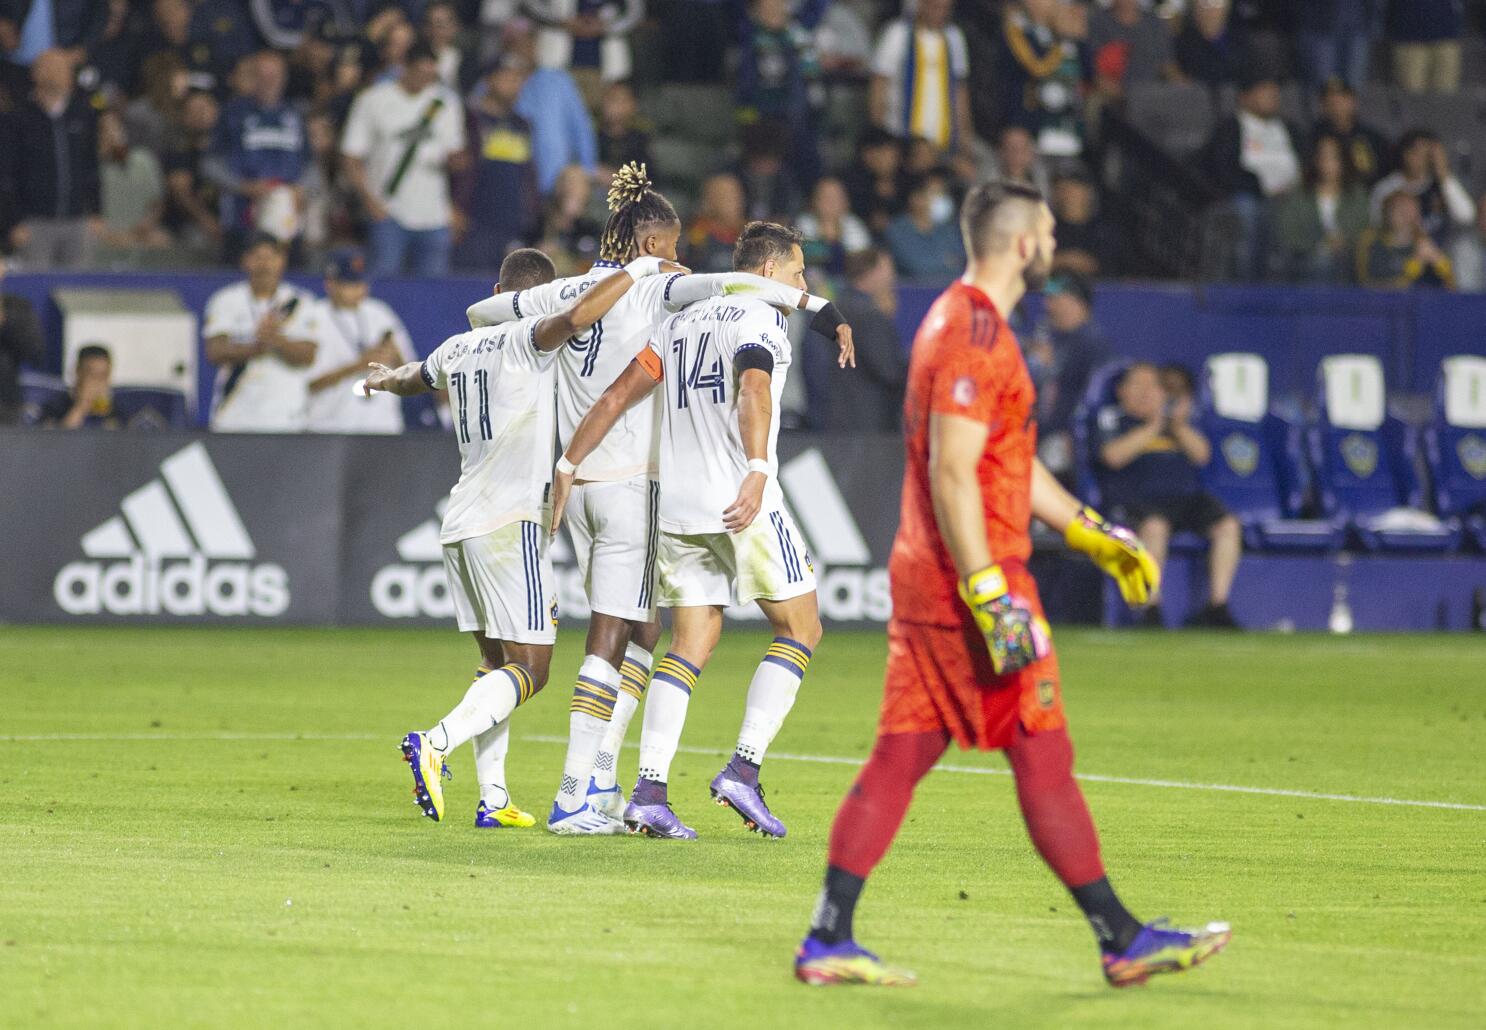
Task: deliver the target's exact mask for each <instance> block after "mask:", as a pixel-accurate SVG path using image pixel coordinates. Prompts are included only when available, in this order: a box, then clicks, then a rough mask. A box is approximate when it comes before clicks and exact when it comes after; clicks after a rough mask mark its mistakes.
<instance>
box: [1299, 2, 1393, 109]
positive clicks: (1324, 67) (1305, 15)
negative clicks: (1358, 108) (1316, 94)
mask: <svg viewBox="0 0 1486 1030" xmlns="http://www.w3.org/2000/svg"><path fill="white" fill-rule="evenodd" d="M1377 6H1378V0H1310V2H1309V3H1303V4H1296V5H1295V17H1296V20H1297V22H1298V24H1297V26H1296V28H1297V30H1298V31H1297V40H1296V42H1297V44H1298V47H1299V50H1300V55H1301V64H1302V67H1303V70H1304V72H1305V77H1306V81H1307V82H1308V83H1309V84H1310V87H1311V88H1312V89H1317V90H1318V89H1321V88H1322V87H1323V86H1325V85H1326V84H1327V83H1329V82H1332V81H1333V80H1335V81H1339V82H1343V83H1346V84H1347V85H1348V86H1352V87H1356V86H1360V85H1362V84H1363V83H1364V82H1366V81H1367V65H1368V56H1369V54H1370V52H1371V50H1372V30H1373V26H1374V25H1375V24H1376V21H1377V19H1376V17H1375V15H1376V10H1375V9H1376V7H1377Z"/></svg>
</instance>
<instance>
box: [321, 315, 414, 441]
mask: <svg viewBox="0 0 1486 1030" xmlns="http://www.w3.org/2000/svg"><path fill="white" fill-rule="evenodd" d="M315 328H316V329H317V330H319V332H318V335H317V336H316V337H315V341H316V343H315V363H314V364H313V365H312V366H310V375H309V378H310V380H311V381H314V380H315V379H317V378H319V377H320V376H322V375H324V374H325V373H326V372H330V371H333V370H335V369H338V368H344V367H345V366H347V365H349V364H351V363H352V362H353V361H356V360H357V359H359V358H361V356H362V355H363V354H365V353H366V352H367V351H368V350H370V349H371V348H373V347H375V346H376V345H377V344H379V343H381V342H382V339H383V337H385V336H387V334H389V333H390V334H391V335H392V342H393V344H394V345H395V346H396V347H397V349H398V351H399V352H400V353H401V354H402V355H403V357H402V358H401V359H400V360H397V361H392V362H389V363H388V364H391V365H394V366H395V365H400V364H402V362H403V361H406V360H407V356H408V355H410V354H412V353H413V341H412V340H411V339H409V337H408V330H407V327H406V326H404V325H403V324H402V319H400V318H398V317H397V312H395V311H393V310H392V308H391V307H389V306H388V305H387V303H386V302H385V301H380V300H378V299H377V298H375V297H367V298H366V299H365V300H363V301H362V302H361V303H360V304H358V305H356V306H355V307H354V308H338V307H336V306H335V305H334V304H332V303H331V302H330V301H329V299H323V300H317V301H315ZM362 374H363V375H364V374H365V373H364V372H363V373H362ZM352 382H353V379H351V378H347V379H343V380H340V381H339V382H335V383H331V384H330V385H329V386H327V387H326V388H325V389H323V390H320V391H318V392H316V393H312V394H310V400H309V409H308V411H309V416H308V419H307V422H306V425H305V428H306V429H308V430H309V431H310V432H312V433H401V432H402V430H403V420H402V398H401V397H398V396H396V395H395V394H390V393H381V392H377V393H374V394H372V395H371V396H370V397H358V396H356V395H355V394H354V393H352V392H351V383H352Z"/></svg>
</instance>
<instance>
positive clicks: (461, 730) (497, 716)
mask: <svg viewBox="0 0 1486 1030" xmlns="http://www.w3.org/2000/svg"><path fill="white" fill-rule="evenodd" d="M536 692H537V691H536V684H535V682H534V681H533V680H532V678H531V673H530V672H528V671H527V670H526V667H525V666H522V665H514V664H513V665H502V666H501V667H500V668H499V669H496V670H495V671H494V672H489V671H487V670H484V669H482V670H481V671H480V673H479V674H478V675H477V676H476V677H475V682H473V683H471V684H470V689H469V690H467V691H465V695H464V700H462V701H460V702H459V704H457V705H455V706H454V710H453V711H452V712H450V713H449V714H448V715H446V716H444V717H443V718H442V719H440V720H439V724H438V725H437V726H435V727H434V728H433V729H431V730H429V731H428V732H427V733H425V734H424V736H425V737H427V738H428V742H429V743H430V744H432V745H433V746H434V747H435V748H436V749H437V750H439V751H442V752H444V753H445V754H447V753H448V752H450V751H453V750H454V749H455V748H457V747H458V746H459V745H460V744H463V743H464V742H465V741H467V740H469V739H470V738H472V737H473V736H474V735H475V734H476V733H484V732H485V731H486V730H488V729H490V728H491V727H492V726H494V725H495V724H496V723H501V722H505V721H506V720H507V719H508V718H510V716H511V713H512V712H514V711H515V710H516V706H517V705H519V704H521V703H523V702H525V701H529V700H531V697H532V695H533V694H535V693H536Z"/></svg>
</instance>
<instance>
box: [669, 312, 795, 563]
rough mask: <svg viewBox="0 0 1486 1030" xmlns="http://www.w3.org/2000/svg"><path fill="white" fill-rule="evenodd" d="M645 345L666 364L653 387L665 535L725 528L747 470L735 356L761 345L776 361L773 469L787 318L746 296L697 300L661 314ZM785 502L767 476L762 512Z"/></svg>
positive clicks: (784, 369)
mask: <svg viewBox="0 0 1486 1030" xmlns="http://www.w3.org/2000/svg"><path fill="white" fill-rule="evenodd" d="M650 347H651V349H652V350H653V351H655V353H656V355H657V356H659V358H660V360H661V365H662V368H663V369H664V372H663V375H662V380H661V383H660V385H659V388H658V389H657V391H656V392H657V393H660V394H661V395H662V399H661V412H662V414H661V425H660V527H661V529H663V530H665V531H666V532H667V533H679V534H698V533H726V532H727V527H726V526H724V525H723V521H722V513H723V512H724V511H726V510H727V508H728V506H729V505H731V504H732V503H733V501H734V500H736V499H737V497H738V487H739V486H740V485H741V484H742V482H743V477H744V476H746V475H747V474H748V455H747V454H746V453H745V452H744V450H743V436H742V432H741V430H740V429H739V426H738V373H737V372H736V371H734V369H733V360H734V358H735V357H737V355H738V354H739V352H741V351H744V350H746V349H748V348H750V347H762V348H764V349H765V350H767V351H768V352H769V354H770V355H771V356H772V357H773V359H774V369H773V372H772V374H771V383H770V386H769V391H770V393H771V394H772V395H773V399H774V403H773V412H772V414H771V417H770V420H769V450H768V460H769V464H770V465H771V466H772V467H773V468H774V470H775V472H776V473H777V471H778V458H777V456H776V445H777V443H778V440H779V407H780V404H779V400H780V395H781V394H782V393H783V392H784V380H785V376H786V374H787V373H788V372H789V365H790V346H789V334H788V332H787V331H786V329H785V321H784V316H783V315H782V314H780V313H779V311H778V309H777V308H773V307H770V306H769V305H768V304H765V303H764V302H763V301H760V300H754V299H751V298H719V299H717V300H709V301H701V302H700V303H697V304H693V305H692V306H691V307H689V308H687V309H685V310H684V311H682V312H680V313H679V314H675V315H672V316H671V317H670V318H668V319H666V320H665V322H664V323H662V324H661V326H660V328H659V329H657V330H656V331H655V335H654V337H653V339H652V340H651V341H650ZM783 502H784V497H783V494H782V493H781V491H780V489H779V484H778V482H777V479H776V476H774V475H771V476H770V477H769V483H768V486H766V487H765V488H764V500H763V507H764V510H769V509H771V508H777V507H779V506H780V505H782V504H783Z"/></svg>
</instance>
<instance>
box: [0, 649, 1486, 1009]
mask: <svg viewBox="0 0 1486 1030" xmlns="http://www.w3.org/2000/svg"><path fill="white" fill-rule="evenodd" d="M764 642H765V637H764V636H762V635H761V634H759V633H757V632H752V631H740V630H730V631H729V632H728V633H727V634H726V635H725V638H724V641H723V644H722V647H721V649H720V651H719V653H718V655H717V657H716V659H715V661H714V662H713V664H712V666H711V667H710V668H708V669H707V670H706V672H705V674H704V676H703V678H702V683H701V685H700V686H699V687H698V689H697V692H696V694H695V695H694V697H693V701H692V707H691V716H690V720H689V723H688V726H687V734H686V739H685V746H687V747H689V748H691V749H693V750H688V751H686V752H684V753H683V754H682V755H681V756H680V757H679V758H678V761H677V763H676V767H675V769H674V770H673V786H672V791H671V793H672V799H673V801H674V803H675V805H676V807H677V809H678V811H679V812H680V813H681V814H682V815H683V816H684V817H685V818H687V820H688V821H689V822H691V823H692V825H694V826H695V827H696V828H697V829H698V831H699V832H700V833H701V835H702V839H701V840H700V841H698V842H696V843H695V844H690V845H688V844H679V843H661V842H656V841H650V840H646V839H641V838H630V837H624V838H611V839H605V840H572V839H556V838H553V837H551V836H549V835H547V834H546V833H544V832H543V831H541V830H540V829H532V830H526V831H499V832H492V831H477V830H476V829H475V828H474V827H473V826H472V825H471V824H470V820H471V816H472V811H473V808H474V804H475V801H476V796H475V786H474V776H473V761H472V758H471V756H470V754H469V752H468V750H467V749H466V750H465V751H464V752H463V753H460V754H457V755H456V756H455V758H454V761H453V768H454V771H455V776H456V779H455V781H454V783H453V784H452V786H451V788H450V812H449V819H448V820H447V821H446V822H444V823H441V824H435V823H432V822H429V821H427V820H425V819H423V818H421V817H419V815H418V814H417V811H416V809H415V808H414V806H413V804H412V802H411V798H410V793H409V780H408V774H407V772H406V767H405V766H404V765H403V764H402V763H401V761H399V760H398V755H397V751H396V747H395V744H396V741H397V739H398V738H399V736H400V735H401V734H402V733H403V732H404V731H406V730H408V729H411V728H414V727H421V726H425V725H427V724H429V723H430V722H432V721H433V720H435V719H436V718H437V717H439V716H440V715H442V714H443V713H444V712H445V711H446V710H447V709H448V708H449V707H451V706H452V705H453V703H454V702H455V701H456V700H457V699H458V698H459V697H460V695H461V694H462V692H463V690H464V688H465V686H466V684H467V682H468V676H469V673H470V671H471V669H472V668H473V667H474V665H475V661H474V659H475V653H474V650H473V647H472V646H471V645H470V644H469V642H468V641H466V640H463V639H460V638H459V637H458V636H456V634H454V633H453V632H448V631H444V632H440V631H391V632H388V631H376V632H372V631H310V630H304V631H299V630H230V631H218V630H144V629H134V628H126V629H39V628H38V629H23V628H13V627H8V628H0V697H3V705H0V713H3V715H0V840H3V863H0V1025H6V1026H26V1027H31V1026H38V1025H46V1026H63V1025H66V1026H81V1025H88V1026H95V1025H96V1026H111V1025H120V1026H152V1027H158V1026H259V1025H262V1026H278V1027H291V1026H292V1027H302V1026H303V1027H313V1026H374V1025H391V1024H394V1023H396V1024H408V1023H421V1024H424V1025H427V1024H429V1023H433V1024H434V1025H438V1026H446V1025H447V1026H460V1025H463V1026H493V1027H513V1028H514V1027H566V1026H573V1027H604V1026H641V1025H643V1026H651V1027H671V1026H675V1027H687V1028H699V1027H767V1028H770V1030H776V1028H788V1027H808V1028H811V1030H833V1028H837V1027H849V1028H852V1030H864V1028H869V1027H895V1028H907V1027H959V1026H964V1027H1085V1026H1087V1027H1100V1028H1108V1027H1111V1026H1120V1027H1142V1028H1144V1027H1168V1026H1169V1027H1204V1028H1205V1027H1227V1026H1235V1027H1281V1026H1346V1027H1356V1026H1379V1027H1446V1026H1462V1027H1464V1026H1474V1027H1479V1026H1482V1025H1486V809H1482V808H1481V807H1480V806H1486V646H1483V642H1482V641H1481V640H1480V639H1479V638H1467V637H1452V638H1446V637H1437V636H1417V637H1393V636H1389V637H1352V638H1339V639H1338V638H1317V637H1308V636H1292V637H1275V636H1204V635H1194V634H1187V635H1162V636H1154V635H1149V634H1142V633H1124V634H1113V633H1103V632H1075V631H1071V630H1070V631H1064V632H1061V633H1059V636H1058V642H1059V645H1060V652H1061V655H1062V662H1063V669H1064V691H1065V696H1066V702H1067V706H1068V710H1069V717H1070V720H1071V726H1072V732H1073V737H1074V741H1075V743H1076V745H1077V746H1078V749H1079V769H1080V771H1081V772H1084V773H1088V774H1093V775H1095V776H1104V777H1123V778H1128V779H1132V780H1146V781H1153V780H1154V781H1180V782H1182V783H1191V784H1208V785H1212V784H1232V785H1239V786H1246V787H1258V788H1271V789H1279V790H1294V791H1300V792H1307V793H1310V794H1344V795H1356V796H1365V797H1372V798H1394V799H1403V800H1414V801H1436V802H1455V803H1458V804H1461V805H1465V806H1477V807H1475V808H1469V807H1467V808H1456V809H1447V808H1429V807H1418V806H1410V805H1385V804H1374V803H1362V802H1358V801H1346V800H1327V799H1320V798H1316V797H1307V796H1288V795H1276V794H1262V793H1241V792H1225V791H1219V790H1213V789H1188V788H1182V787H1174V786H1159V785H1154V784H1150V783H1134V782H1112V781H1110V780H1098V779H1091V780H1089V781H1088V782H1086V783H1085V790H1086V792H1087V794H1088V798H1089V802H1090V805H1091V806H1092V808H1093V810H1094V815H1095V818H1096V820H1097V821H1098V823H1099V826H1100V828H1101V832H1102V836H1103V843H1104V853H1105V859H1106V862H1107V864H1108V867H1109V870H1110V875H1111V877H1112V879H1113V881H1114V883H1115V884H1116V886H1117V887H1118V888H1119V889H1120V890H1121V891H1122V893H1123V894H1124V896H1125V898H1126V900H1127V901H1128V902H1129V904H1130V905H1131V907H1132V908H1133V909H1134V910H1135V911H1136V913H1137V914H1138V915H1141V916H1143V917H1145V918H1153V917H1155V916H1157V915H1162V914H1169V915H1171V916H1173V917H1174V918H1175V919H1176V920H1177V921H1178V922H1181V921H1184V920H1187V921H1192V920H1206V919H1209V918H1224V919H1228V920H1230V921H1232V923H1233V925H1234V930H1235V937H1234V942H1233V944H1232V945H1231V946H1230V948H1229V950H1228V951H1227V952H1226V953H1224V954H1223V955H1220V956H1218V957H1217V958H1216V959H1214V960H1213V961H1212V962H1211V963H1210V964H1209V965H1207V966H1205V967H1203V968H1202V969H1200V970H1197V971H1195V972H1193V973H1190V974H1185V975H1182V976H1176V977H1162V978H1157V979H1156V980H1154V981H1152V982H1151V984H1149V985H1148V986H1146V987H1144V988H1140V989H1136V990H1132V991H1123V992H1117V991H1113V990H1110V989H1109V988H1107V987H1105V986H1104V983H1103V980H1102V978H1101V976H1100V974H1099V970H1098V965H1097V960H1096V955H1095V949H1094V946H1093V942H1092V939H1091V937H1090V934H1089V932H1088V930H1087V928H1086V927H1085V925H1084V923H1083V920H1082V919H1081V918H1080V916H1079V915H1078V913H1077V910H1076V909H1075V908H1074V906H1073V905H1072V904H1071V902H1070V900H1069V898H1068V897H1067V896H1066V895H1065V894H1064V892H1063V890H1062V888H1061V887H1060V886H1059V885H1058V884H1057V882H1056V881H1055V880H1054V879H1053V877H1052V875H1051V874H1050V873H1049V872H1048V871H1047V870H1046V869H1045V868H1044V867H1043V866H1042V864H1041V863H1040V862H1039V861H1038V859H1037V857H1036V855H1035V854H1034V853H1033V851H1032V849H1031V846H1030V845H1029V843H1028V842H1027V840H1026V837H1025V835H1024V833H1023V830H1022V826H1021V823H1020V817H1019V816H1018V814H1017V811H1016V807H1015V801H1014V796H1013V792H1012V783H1011V781H1010V779H1009V777H1007V776H1006V775H1004V772H1002V773H1001V774H996V775H975V774H972V773H966V772H956V771H947V770H940V771H938V772H936V773H934V774H933V775H932V776H930V777H929V779H928V780H927V781H926V782H925V784H924V785H923V787H922V788H921V789H920V791H919V794H918V798H917V802H916V804H915V806H914V808H913V809H912V810H911V812H910V813H909V818H908V822H907V823H906V824H905V826H904V829H903V832H902V834H901V835H900V836H899V838H898V843H897V846H896V847H895V849H894V850H893V851H892V852H891V853H890V854H889V856H888V859H887V861H886V862H885V863H884V864H883V866H882V867H881V868H880V869H879V872H878V875H877V876H876V877H875V878H874V879H873V880H872V881H871V883H870V885H869V886H868V889H867V893H866V895H865V896H864V898H863V902H862V906H861V908H860V910H859V914H858V919H857V929H858V935H859V937H860V938H861V940H862V941H863V942H864V943H866V944H867V945H868V946H870V947H873V948H875V949H877V950H878V951H880V952H881V953H883V954H884V955H885V956H886V957H888V958H890V959H891V960H893V961H897V962H900V963H902V964H904V965H907V966H909V967H910V968H914V969H916V970H917V971H918V973H919V975H920V978H921V982H920V985H919V986H918V987H917V988H915V989H911V990H899V991H873V990H868V989H861V988H855V989H839V988H838V989H810V988H806V987H803V986H801V985H799V984H796V983H795V982H794V981H793V980H792V979H791V977H790V975H789V960H790V957H791V952H792V949H793V948H794V946H795V944H796V942H797V941H798V939H799V937H800V935H801V932H802V931H803V929H804V927H805V923H806V920H807V917H808V915H809V911H810V908H811V905H812V902H813V900H814V896H815V892H816V889H817V885H818V882H819V877H820V874H821V871H822V868H823V862H824V857H825V839H826V835H827V832H828V829H829V822H830V818H831V814H832V812H833V811H834V810H835V806H836V803H837V801H838V800H839V798H840V797H841V794H842V792H843V791H844V790H845V788H846V786H847V784H848V783H849V782H850V780H851V778H852V776H853V775H854V773H855V769H856V765H855V763H856V762H857V761H858V760H859V759H860V758H861V757H862V756H863V755H864V754H865V753H866V750H867V748H868V747H869V745H870V742H871V736H872V727H873V723H874V718H875V714H876V708H877V702H878V697H879V691H880V686H881V679H880V678H881V669H882V662H883V652H884V642H883V637H882V636H881V635H880V634H849V633H836V634H830V635H827V637H826V639H825V640H824V642H823V643H822V645H821V647H820V649H819V650H818V652H817V654H816V658H815V661H814V663H813V665H812V667H811V669H810V674H809V677H808V679H807V681H806V684H805V687H804V689H803V691H802V692H801V695H800V700H799V703H798V704H797V706H796V708H795V710H794V713H793V715H792V716H791V718H790V720H789V722H788V723H787V724H786V726H785V728H784V731H783V732H782V733H781V734H780V737H779V739H778V740H777V741H776V743H775V750H776V755H775V756H774V757H772V758H771V760H770V761H768V762H767V763H766V766H765V770H764V774H765V775H764V780H765V784H766V786H767V787H768V788H769V800H770V803H771V804H772V805H773V806H774V807H775V810H776V811H777V812H778V813H779V814H780V815H781V816H782V818H783V819H784V820H785V821H786V822H787V823H788V825H789V828H790V834H789V837H788V838H787V839H786V840H783V841H769V840H764V839H761V838H759V837H756V836H754V835H752V834H748V833H746V832H745V831H744V830H743V829H742V827H741V825H740V824H739V822H738V820H737V819H736V817H735V816H733V815H732V813H730V812H727V811H725V810H723V809H720V808H717V807H715V806H713V805H712V804H711V803H710V801H709V799H708V798H707V790H706V786H707V781H708V779H709V778H710V777H711V775H712V774H713V773H714V772H715V771H716V769H717V768H718V767H719V765H720V763H721V761H722V758H721V756H722V755H723V754H724V753H725V752H726V751H727V750H728V749H729V748H730V746H731V744H732V742H733V736H734V733H735V732H736V729H737V723H738V720H739V717H740V715H741V710H742V701H743V691H744V687H745V685H746V682H747V679H748V675H749V672H750V669H751V667H752V665H753V663H754V662H755V661H756V660H757V658H758V656H759V654H760V653H761V651H762V648H763V645H764ZM580 650H581V639H580V637H579V636H577V635H576V634H574V633H566V634H564V636H563V638H562V639H561V641H560V643H559V650H558V656H557V660H556V662H555V665H554V677H553V682H552V684H551V685H550V687H549V688H548V692H547V693H546V694H543V695H541V696H539V697H538V698H537V699H536V700H535V701H534V702H533V703H532V704H531V705H530V706H529V707H528V708H526V709H523V710H522V711H520V712H519V713H518V715H517V723H516V725H515V728H514V732H513V745H512V752H511V758H510V772H511V787H512V790H513V793H514V796H515V798H516V800H517V801H518V802H520V803H521V804H522V805H523V806H524V807H526V808H528V809H529V810H531V811H532V812H534V813H540V814H545V812H546V809H547V807H548V806H549V805H550V803H551V795H552V791H553V789H554V787H555V785H556V781H557V779H558V773H559V769H560V765H561V758H562V748H561V746H560V744H558V743H557V742H556V738H558V737H559V736H560V735H562V734H563V733H565V730H566V725H567V702H566V695H567V692H568V684H569V682H570V679H569V677H570V676H571V675H572V674H573V673H574V672H575V671H576V668H577V663H578V661H579V657H580V654H579V652H580ZM638 731H639V725H638V719H637V720H636V724H635V726H634V727H633V728H632V730H631V737H630V741H631V745H633V743H634V742H635V741H636V740H637V739H638ZM800 756H825V757H835V758H838V759H842V760H843V761H836V762H821V761H806V760H803V759H802V758H801V757H800ZM625 759H626V761H625V768H624V778H632V777H633V769H634V750H633V747H631V748H630V749H628V750H627V753H626V756H625ZM946 762H947V763H949V764H951V765H953V766H954V767H956V768H966V767H969V768H975V769H993V770H998V771H1004V769H1005V765H1004V762H1003V760H1002V759H1001V758H1000V756H984V755H975V754H959V753H952V754H951V755H950V756H949V757H948V758H947V759H946ZM622 779H623V778H622ZM625 782H628V779H625Z"/></svg>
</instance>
